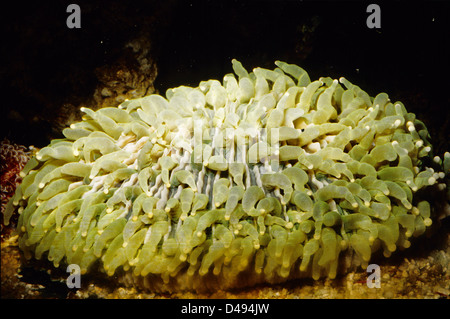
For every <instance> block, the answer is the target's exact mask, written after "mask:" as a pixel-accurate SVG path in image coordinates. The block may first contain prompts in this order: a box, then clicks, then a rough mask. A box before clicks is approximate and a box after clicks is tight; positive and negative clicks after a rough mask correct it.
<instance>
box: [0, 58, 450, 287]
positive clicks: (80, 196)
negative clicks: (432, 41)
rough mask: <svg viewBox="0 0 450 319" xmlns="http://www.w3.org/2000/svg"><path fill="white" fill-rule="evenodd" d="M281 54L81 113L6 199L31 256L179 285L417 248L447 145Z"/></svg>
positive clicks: (281, 275) (307, 270)
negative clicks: (438, 147)
mask: <svg viewBox="0 0 450 319" xmlns="http://www.w3.org/2000/svg"><path fill="white" fill-rule="evenodd" d="M275 64H276V65H277V66H278V68H276V69H275V70H267V69H263V68H255V69H254V70H253V72H252V73H248V72H247V71H246V70H245V69H244V68H243V67H242V65H241V63H240V62H238V61H236V60H233V69H234V71H235V73H236V75H237V77H236V76H235V75H233V74H227V75H225V77H224V79H223V83H220V82H219V81H217V80H209V81H205V82H201V83H200V85H199V86H198V87H196V88H192V87H186V86H181V87H177V88H173V89H169V90H168V91H167V92H166V97H165V98H164V97H162V96H160V95H156V94H154V95H150V96H146V97H143V98H139V99H134V100H129V101H125V102H123V103H122V104H121V105H120V106H119V107H118V108H113V107H107V108H101V109H99V110H97V111H93V110H91V109H88V108H82V111H83V112H84V113H85V116H84V118H83V120H82V121H81V122H78V123H74V124H72V125H71V126H70V128H66V129H64V130H63V134H64V136H65V137H66V138H64V139H57V140H53V141H51V143H50V145H49V146H47V147H44V148H42V149H41V150H40V151H39V152H38V153H37V155H36V156H35V157H33V158H32V159H31V160H30V161H29V162H28V163H27V165H26V166H25V168H24V169H23V171H22V172H21V176H22V177H23V181H22V184H21V185H20V186H19V188H18V189H17V191H16V193H15V195H14V197H13V198H12V199H11V201H10V202H9V204H8V206H7V209H6V212H5V221H6V223H7V222H8V220H9V218H10V216H11V215H12V214H13V212H14V211H15V209H16V208H17V207H18V212H19V214H20V216H19V221H18V232H19V235H20V239H19V246H20V248H21V249H22V250H23V252H24V253H25V256H26V257H28V258H31V257H32V256H34V257H35V258H37V259H41V258H44V257H45V258H48V260H50V261H51V262H53V264H54V266H55V267H59V266H60V265H62V264H63V263H64V264H77V265H79V266H80V268H81V271H82V274H84V273H86V272H88V271H90V270H92V269H93V268H95V269H97V267H98V266H100V269H103V270H104V271H105V272H106V273H107V274H108V275H110V276H112V275H114V274H115V273H121V274H125V276H124V277H123V278H125V281H126V282H128V283H139V284H140V285H143V286H146V287H148V288H150V289H158V290H162V291H171V290H177V289H179V290H185V289H194V290H207V289H227V288H232V287H240V286H246V285H251V284H255V283H261V282H280V281H283V280H286V279H288V278H297V277H306V276H307V277H312V278H314V279H318V278H320V277H323V276H328V277H329V278H334V277H335V276H336V275H337V273H338V272H340V271H342V269H341V268H342V267H344V268H345V266H343V260H344V259H345V256H349V255H350V256H352V257H351V258H352V263H356V264H360V265H362V266H363V267H366V266H367V265H368V263H369V261H370V260H371V257H372V256H373V255H374V253H375V252H377V251H382V252H383V254H384V255H385V256H386V257H389V256H390V255H391V253H393V252H394V251H396V250H397V248H408V247H409V246H410V244H411V242H410V240H411V238H412V237H417V236H420V235H422V234H423V233H424V232H425V231H426V229H427V227H429V226H430V225H431V224H432V221H433V219H434V216H435V211H434V208H433V207H432V205H430V203H429V202H428V201H426V200H425V199H424V198H423V196H421V195H422V194H423V193H424V190H426V189H427V188H429V187H431V186H433V185H435V184H437V186H438V187H437V188H438V189H441V190H444V189H446V188H447V186H446V184H444V183H440V182H439V181H440V180H443V179H444V178H445V177H446V175H445V173H444V172H447V173H448V171H449V167H450V156H449V154H448V153H446V154H445V156H444V158H442V159H441V158H440V157H438V156H436V157H433V155H432V146H431V144H430V142H429V134H428V131H427V129H426V127H425V125H424V123H423V122H421V121H420V120H418V119H416V117H415V115H414V114H412V113H408V112H407V110H406V109H405V107H404V105H403V104H402V103H401V102H395V103H392V102H391V101H390V100H389V98H388V95H387V94H385V93H380V94H378V95H377V96H376V97H375V98H371V97H370V96H369V95H368V94H367V93H366V92H364V91H363V90H362V89H360V88H359V87H358V86H356V85H353V84H352V83H350V82H349V81H348V80H346V79H345V78H340V79H339V80H334V79H331V78H325V77H324V78H320V79H319V80H316V81H313V82H311V80H310V78H309V76H308V74H307V73H306V72H305V71H304V70H303V69H302V68H300V67H298V66H296V65H293V64H287V63H284V62H280V61H277V62H275ZM433 167H434V168H433ZM441 170H443V171H441Z"/></svg>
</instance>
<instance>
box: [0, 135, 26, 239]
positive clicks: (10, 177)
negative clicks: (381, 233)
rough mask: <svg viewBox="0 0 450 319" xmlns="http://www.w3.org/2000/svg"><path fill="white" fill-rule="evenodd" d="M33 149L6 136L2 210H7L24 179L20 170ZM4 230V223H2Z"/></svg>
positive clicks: (0, 154) (1, 151) (0, 177)
mask: <svg viewBox="0 0 450 319" xmlns="http://www.w3.org/2000/svg"><path fill="white" fill-rule="evenodd" d="M31 153H32V151H31V150H28V149H27V148H26V147H25V146H22V145H17V144H15V143H11V142H10V141H9V140H8V139H6V138H4V139H3V140H2V142H1V144H0V160H1V170H0V184H1V211H2V212H4V211H5V210H6V206H7V204H8V201H9V199H10V198H11V197H12V196H13V195H14V192H15V191H16V187H17V186H18V185H19V184H20V182H21V181H22V177H21V176H20V171H21V170H22V169H23V167H24V166H25V164H26V163H27V162H28V160H29V159H30V157H31ZM2 231H3V223H2Z"/></svg>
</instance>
